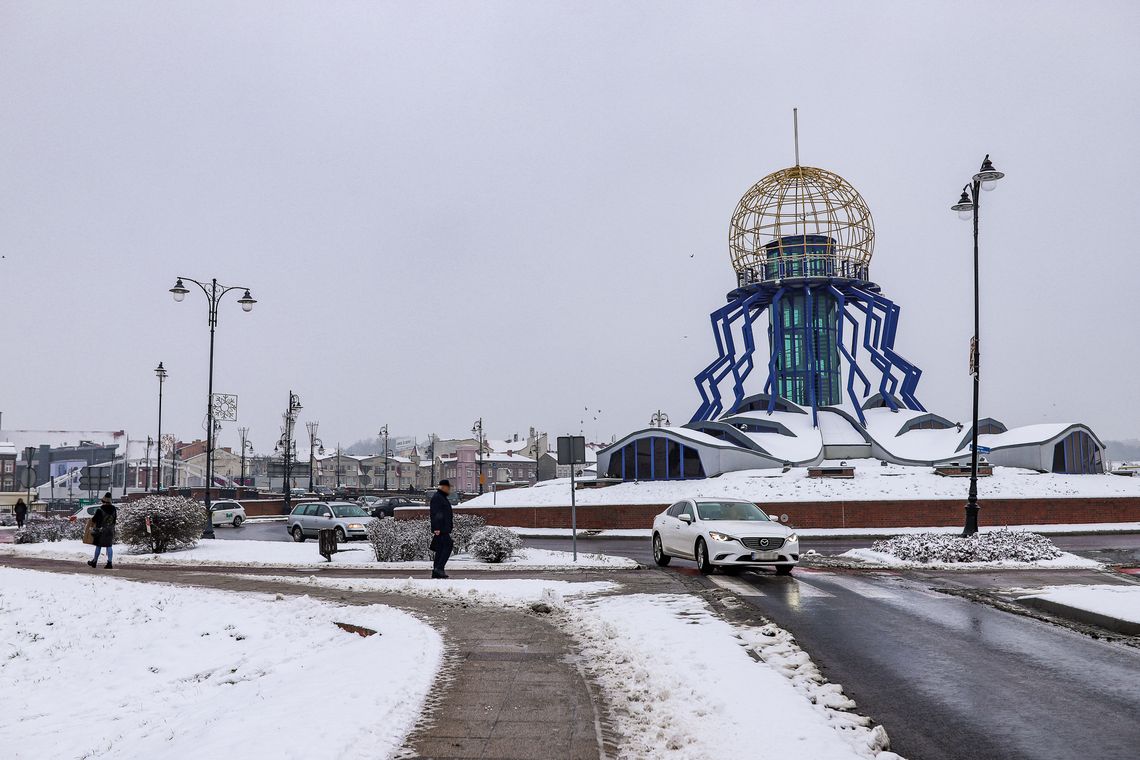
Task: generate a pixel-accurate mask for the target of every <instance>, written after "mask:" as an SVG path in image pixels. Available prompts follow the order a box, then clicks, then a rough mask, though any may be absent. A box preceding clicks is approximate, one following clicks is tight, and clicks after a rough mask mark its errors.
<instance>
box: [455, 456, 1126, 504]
mask: <svg viewBox="0 0 1140 760" xmlns="http://www.w3.org/2000/svg"><path fill="white" fill-rule="evenodd" d="M847 462H848V464H850V465H852V466H854V467H855V477H854V479H851V480H841V479H836V478H808V476H807V468H804V467H794V468H792V469H791V470H790V471H788V472H787V473H783V472H781V471H780V470H775V469H770V470H742V471H739V472H728V473H725V474H723V475H720V476H718V477H715V478H708V479H705V480H670V481H653V482H641V483H619V484H617V485H613V486H607V487H605V488H586V489H579V490H578V491H577V503H578V505H579V506H589V505H592V504H672V503H673V502H675V501H677V500H678V499H683V498H691V497H698V496H699V497H705V498H718V497H725V498H727V497H732V498H739V499H749V500H751V501H755V502H758V503H766V502H770V503H779V502H794V501H829V500H832V499H847V500H849V501H851V500H854V501H862V500H866V501H881V500H894V499H961V498H962V494H963V493H964V488H965V486H964V485H963V480H962V479H961V478H946V477H942V476H940V475H935V474H934V470H933V468H930V467H911V466H904V465H887V466H886V467H884V466H882V465H881V464H880V463H879V460H877V459H852V460H847ZM979 488H980V489H981V492H982V494H983V496H984V497H985V498H991V499H1037V498H1065V497H1112V496H1140V478H1122V477H1120V476H1118V475H1065V474H1060V473H1038V472H1035V471H1032V470H1025V469H1022V468H1018V467H994V474H993V475H992V476H991V477H987V478H982V479H981V481H980V483H979ZM496 499H497V506H500V507H508V506H525V507H540V506H569V505H570V484H569V482H567V481H552V482H551V483H550V484H544V485H536V486H533V487H530V488H514V489H511V490H509V491H503V492H501V493H499V494H498V496H497V497H496ZM492 502H493V499H492V494H484V495H482V496H479V497H477V498H475V499H472V500H471V501H465V502H463V504H462V505H461V507H465V506H472V507H490V506H492V505H493V504H492Z"/></svg>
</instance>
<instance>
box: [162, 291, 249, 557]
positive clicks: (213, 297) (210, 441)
mask: <svg viewBox="0 0 1140 760" xmlns="http://www.w3.org/2000/svg"><path fill="white" fill-rule="evenodd" d="M183 280H188V281H190V282H192V283H194V284H195V285H197V286H198V287H199V288H201V289H202V292H203V293H205V294H206V300H207V302H208V305H209V313H210V316H209V323H210V371H209V380H208V383H207V390H206V526H205V528H204V529H203V530H202V538H213V537H214V520H213V518H212V516H211V514H210V488H211V486H212V485H213V479H214V464H213V462H214V330H215V329H216V328H217V326H218V303H220V302H221V300H222V298H223V296H225V294H226V293H229V292H230V291H231V290H242V291H245V292H244V293H243V294H242V296H241V298H239V299H238V303H239V304H240V305H241V309H242V311H246V312H248V311H252V310H253V305H254V304H255V303H257V301H255V300H254V298H253V296H251V295H250V294H249V288H246V287H242V286H240V285H236V286H226V285H219V284H218V280H217V278H214V279H212V280H210V283H209V284H208V285H207V284H206V283H202V282H198V281H197V280H195V279H193V278H191V277H179V278H178V279H177V281H176V282H175V283H174V287H173V288H171V289H170V294H171V295H172V296H174V300H175V301H178V302H181V301H182V300H184V299H185V298H186V294H187V293H189V292H190V290H189V289H188V288H187V287H186V286H185V285H183V284H182V281H183Z"/></svg>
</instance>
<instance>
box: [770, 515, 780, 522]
mask: <svg viewBox="0 0 1140 760" xmlns="http://www.w3.org/2000/svg"><path fill="white" fill-rule="evenodd" d="M768 519H769V520H771V521H772V522H780V517H779V515H768Z"/></svg>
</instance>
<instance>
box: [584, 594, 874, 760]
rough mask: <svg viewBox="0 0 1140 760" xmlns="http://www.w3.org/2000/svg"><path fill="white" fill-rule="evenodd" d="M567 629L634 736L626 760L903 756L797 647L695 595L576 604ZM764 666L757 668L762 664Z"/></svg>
mask: <svg viewBox="0 0 1140 760" xmlns="http://www.w3.org/2000/svg"><path fill="white" fill-rule="evenodd" d="M568 608H569V610H570V614H569V615H568V616H567V617H566V620H565V623H564V625H565V627H566V628H567V629H568V630H569V631H570V632H571V633H572V634H574V636H575V637H576V638H577V639H578V641H579V642H580V644H581V648H582V655H583V657H582V664H583V667H584V668H585V669H586V670H587V672H589V673H590V674H591V675H592V676H593V677H594V678H595V679H596V680H597V681H598V683H599V684H600V685H601V687H602V689H603V691H604V692H605V694H606V697H607V699H608V701H609V703H610V706H611V708H612V709H613V711H614V713H615V716H616V719H617V724H618V729H619V730H620V731H621V733H622V735H623V739H624V741H623V743H622V748H621V750H620V752H619V757H623V758H642V757H664V756H676V757H684V758H687V759H692V760H701V759H704V758H708V759H710V760H711V759H713V758H727V757H756V756H757V755H756V751H757V748H760V747H762V748H763V751H764V756H765V757H774V758H780V757H803V758H812V759H813V760H831V759H832V758H835V759H838V758H859V757H878V758H880V759H881V760H886V759H887V758H895V757H897V755H895V754H894V753H890V752H884V751H883V750H884V749H885V747H886V745H887V736H886V732H885V731H884V730H883V729H882V727H881V726H880V727H873V728H872V727H870V721H869V720H868V719H866V718H863V717H861V716H858V715H855V714H853V713H850V712H846V711H845V710H847V709H849V708H853V707H854V706H855V705H854V703H853V702H851V701H850V700H849V699H847V698H846V697H844V696H843V694H842V690H841V687H840V686H838V685H836V684H826V683H824V682H823V679H822V677H821V676H820V674H819V671H818V670H817V669H816V668H815V666H814V665H813V664H812V663H811V660H810V658H809V657H808V656H807V655H806V654H805V653H804V652H803V651H802V650H800V649H799V647H797V646H795V644H794V642H792V639H791V637H790V636H788V635H787V634H786V633H784V632H783V631H780V630H779V629H777V628H775V627H774V626H773V627H770V628H767V629H764V630H760V631H751V630H750V631H747V632H741V631H738V630H737V629H735V628H734V627H733V626H731V625H730V624H728V623H727V622H725V621H724V620H722V619H721V618H719V617H717V616H715V615H714V614H713V613H712V612H711V611H710V610H709V608H708V607H707V605H705V603H704V602H703V601H702V600H700V599H699V598H697V597H695V596H688V595H672V594H668V595H666V594H657V595H649V594H635V595H630V596H610V597H601V598H594V599H588V600H583V601H580V602H571V603H569V604H568ZM750 652H751V653H752V654H755V655H756V656H757V657H759V658H760V661H757V660H756V659H754V658H753V656H752V654H750Z"/></svg>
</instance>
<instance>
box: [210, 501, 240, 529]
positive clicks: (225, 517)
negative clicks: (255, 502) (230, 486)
mask: <svg viewBox="0 0 1140 760" xmlns="http://www.w3.org/2000/svg"><path fill="white" fill-rule="evenodd" d="M210 522H212V523H213V524H214V525H232V526H234V527H235V528H240V527H241V524H242V523H243V522H245V507H243V506H242V505H241V503H240V502H237V501H233V500H232V499H223V500H221V501H214V502H210Z"/></svg>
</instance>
